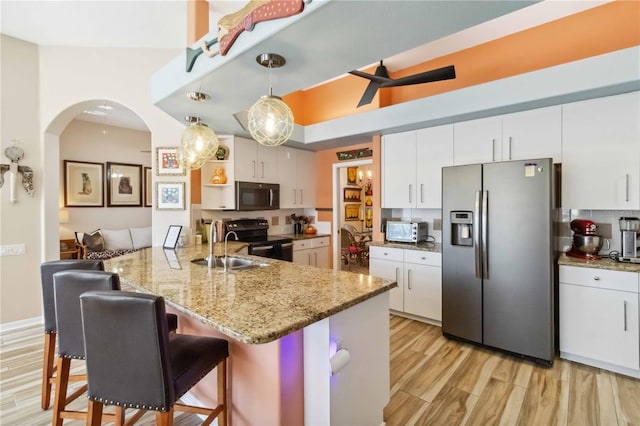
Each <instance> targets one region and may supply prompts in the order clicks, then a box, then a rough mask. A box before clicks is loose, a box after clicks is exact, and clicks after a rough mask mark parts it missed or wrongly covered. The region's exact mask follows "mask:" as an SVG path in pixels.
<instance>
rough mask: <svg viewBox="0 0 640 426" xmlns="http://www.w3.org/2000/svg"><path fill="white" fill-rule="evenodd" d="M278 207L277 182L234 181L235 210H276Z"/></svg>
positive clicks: (278, 192)
mask: <svg viewBox="0 0 640 426" xmlns="http://www.w3.org/2000/svg"><path fill="white" fill-rule="evenodd" d="M279 208H280V185H279V184H277V183H259V182H236V210H238V211H251V210H278V209H279Z"/></svg>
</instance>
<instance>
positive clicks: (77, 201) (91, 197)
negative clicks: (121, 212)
mask: <svg viewBox="0 0 640 426" xmlns="http://www.w3.org/2000/svg"><path fill="white" fill-rule="evenodd" d="M103 194H104V164H102V163H88V162H85V161H70V160H64V206H65V207H104V195H103Z"/></svg>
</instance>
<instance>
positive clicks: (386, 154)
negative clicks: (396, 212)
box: [382, 131, 416, 208]
mask: <svg viewBox="0 0 640 426" xmlns="http://www.w3.org/2000/svg"><path fill="white" fill-rule="evenodd" d="M382 152H383V154H382V155H383V157H382V158H383V160H382V187H383V189H382V207H383V208H405V207H406V208H411V207H415V206H416V160H415V152H416V132H415V131H410V132H403V133H394V134H391V135H385V136H383V138H382Z"/></svg>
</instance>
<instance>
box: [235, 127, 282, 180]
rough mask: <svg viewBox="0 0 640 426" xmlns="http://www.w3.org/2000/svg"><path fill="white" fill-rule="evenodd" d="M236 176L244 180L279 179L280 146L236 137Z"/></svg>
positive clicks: (237, 178)
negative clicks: (266, 144)
mask: <svg viewBox="0 0 640 426" xmlns="http://www.w3.org/2000/svg"><path fill="white" fill-rule="evenodd" d="M235 147H236V155H235V178H236V180H239V181H244V182H266V183H276V182H277V181H278V148H277V147H271V146H264V145H261V144H259V143H258V142H256V141H254V140H253V139H246V138H241V137H236V138H235Z"/></svg>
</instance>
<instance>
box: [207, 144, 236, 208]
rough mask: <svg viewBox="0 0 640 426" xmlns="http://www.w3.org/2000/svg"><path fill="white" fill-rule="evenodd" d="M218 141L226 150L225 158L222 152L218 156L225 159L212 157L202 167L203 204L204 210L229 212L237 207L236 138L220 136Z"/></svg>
mask: <svg viewBox="0 0 640 426" xmlns="http://www.w3.org/2000/svg"><path fill="white" fill-rule="evenodd" d="M218 140H219V141H220V146H221V147H224V150H225V152H224V155H223V156H222V155H221V153H220V152H218V155H219V157H224V159H219V158H216V157H212V158H211V159H210V160H208V161H207V162H206V163H205V164H204V165H203V166H202V171H201V173H200V186H201V189H202V201H201V203H202V209H204V210H228V209H234V208H235V206H236V203H235V187H234V186H235V185H234V183H235V170H234V151H235V149H234V136H233V135H228V136H220V135H218Z"/></svg>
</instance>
